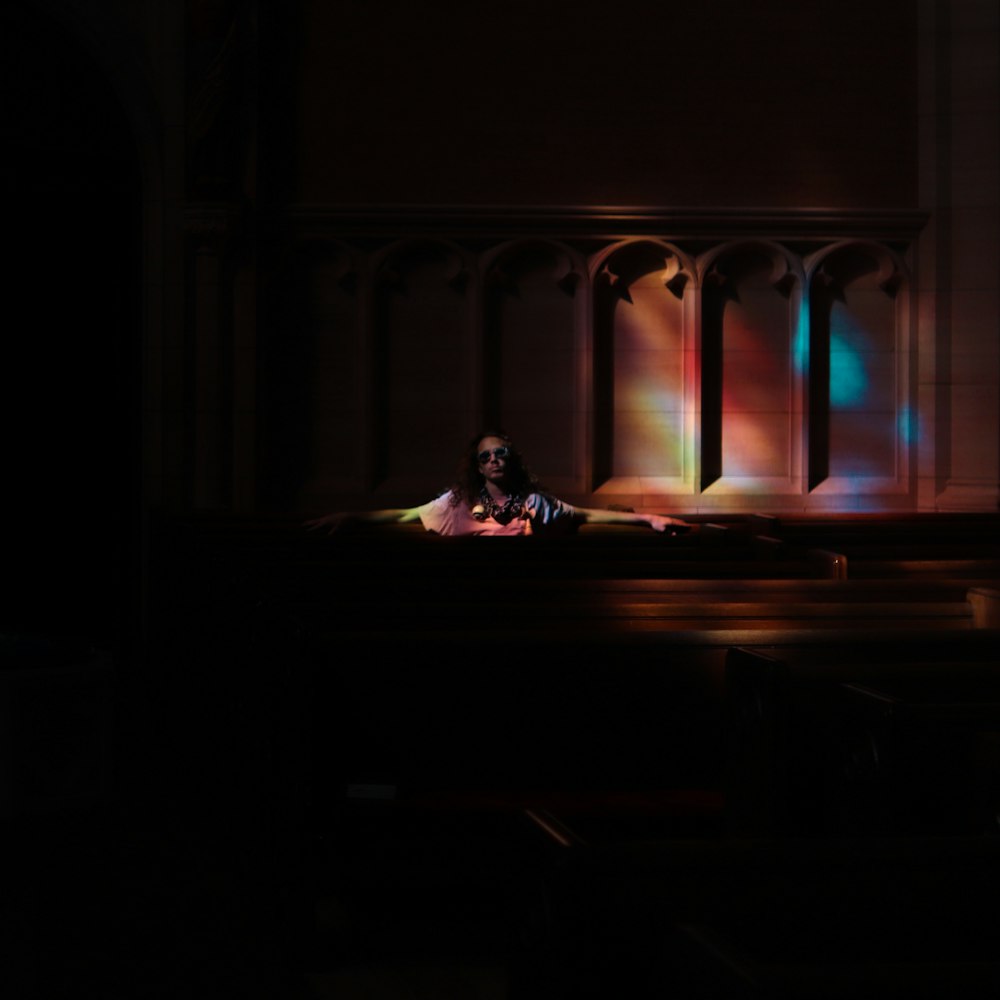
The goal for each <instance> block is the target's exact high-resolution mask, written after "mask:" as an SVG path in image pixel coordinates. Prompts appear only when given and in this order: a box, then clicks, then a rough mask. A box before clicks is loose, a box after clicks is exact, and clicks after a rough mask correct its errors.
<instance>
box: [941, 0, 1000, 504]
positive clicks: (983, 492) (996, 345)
mask: <svg viewBox="0 0 1000 1000" xmlns="http://www.w3.org/2000/svg"><path fill="white" fill-rule="evenodd" d="M933 6H934V10H933V19H934V28H935V30H936V32H937V73H936V80H935V91H934V93H935V105H936V108H937V121H936V130H937V140H936V144H935V145H936V153H935V159H936V163H935V170H936V173H937V177H936V183H935V185H934V191H933V197H934V198H935V201H934V203H933V204H931V205H930V206H928V207H930V208H931V209H932V211H933V213H934V216H935V226H936V235H935V240H936V244H937V248H938V261H937V265H938V266H937V268H936V273H937V275H938V287H937V293H938V294H937V296H936V300H937V307H936V308H937V317H936V323H937V329H938V336H937V344H936V346H937V368H938V371H937V380H938V383H939V384H944V383H946V384H947V385H948V386H949V388H950V391H949V392H948V394H947V396H946V397H944V396H942V394H941V393H938V395H937V399H938V401H939V402H943V404H944V406H945V407H946V408H947V411H948V414H947V416H948V419H947V421H946V422H945V421H942V420H940V419H939V420H938V427H939V429H940V430H944V427H945V423H946V425H947V428H948V438H947V440H945V441H940V442H939V446H943V447H944V448H945V451H946V453H947V465H946V473H947V478H946V482H945V488H944V490H943V492H941V493H940V494H939V495H938V497H937V501H936V506H937V508H938V509H939V510H969V511H976V510H983V511H986V510H997V509H998V508H1000V7H998V5H997V3H996V0H953V2H947V0H938V2H936V3H935V4H934V5H933ZM940 467H941V463H939V468H940Z"/></svg>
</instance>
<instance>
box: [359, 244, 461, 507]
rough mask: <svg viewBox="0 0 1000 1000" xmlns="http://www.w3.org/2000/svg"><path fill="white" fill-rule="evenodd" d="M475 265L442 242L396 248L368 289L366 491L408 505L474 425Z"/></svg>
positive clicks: (446, 470)
mask: <svg viewBox="0 0 1000 1000" xmlns="http://www.w3.org/2000/svg"><path fill="white" fill-rule="evenodd" d="M471 275H472V272H471V269H470V268H469V267H468V265H467V262H466V259H465V257H464V255H463V253H462V251H461V250H460V249H459V248H457V247H455V246H454V245H452V244H451V243H449V242H447V241H444V240H436V239H417V240H408V241H405V242H403V243H399V244H396V245H394V246H392V247H390V248H388V250H387V251H386V252H385V253H383V254H382V255H381V256H380V257H379V258H378V260H377V261H376V265H375V269H374V273H373V286H372V324H371V330H372V338H371V351H370V366H369V372H368V379H367V389H368V393H369V397H370V405H369V413H370V423H369V427H370V434H371V436H370V439H369V446H370V447H369V450H370V464H369V477H370V485H371V487H372V488H373V489H376V490H387V491H390V492H395V491H402V493H403V494H405V495H407V496H409V495H411V493H410V491H412V496H413V499H414V501H418V500H421V499H427V498H426V497H424V496H423V493H424V492H426V491H427V490H428V489H430V488H431V484H432V483H433V484H434V485H435V486H438V485H443V484H444V481H445V480H446V479H447V476H448V475H449V474H450V471H451V469H450V465H448V464H447V463H448V462H450V457H449V458H447V461H446V464H445V466H444V467H443V466H442V454H444V455H445V456H451V455H454V454H457V453H458V451H459V449H460V448H461V446H462V445H464V443H465V438H466V436H467V434H468V430H467V429H468V427H469V426H470V423H471V419H470V416H471V411H472V399H473V386H472V380H471V377H470V373H471V372H472V370H473V366H472V357H473V353H474V347H473V335H472V334H473V330H472V321H471V311H470V302H471V301H472V300H471V293H472V287H471Z"/></svg>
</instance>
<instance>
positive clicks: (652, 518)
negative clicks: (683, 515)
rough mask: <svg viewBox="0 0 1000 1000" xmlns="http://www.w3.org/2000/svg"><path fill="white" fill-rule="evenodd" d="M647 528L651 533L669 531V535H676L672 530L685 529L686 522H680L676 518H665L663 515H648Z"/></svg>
mask: <svg viewBox="0 0 1000 1000" xmlns="http://www.w3.org/2000/svg"><path fill="white" fill-rule="evenodd" d="M649 526H650V527H651V528H652V529H653V531H670V532H671V534H676V532H675V531H673V530H672V529H675V528H687V527H688V523H687V521H682V520H680V518H677V517H666V516H664V515H663V514H650V515H649Z"/></svg>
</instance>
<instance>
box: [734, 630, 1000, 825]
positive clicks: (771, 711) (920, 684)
mask: <svg viewBox="0 0 1000 1000" xmlns="http://www.w3.org/2000/svg"><path fill="white" fill-rule="evenodd" d="M998 650H1000V631H997V630H990V629H975V630H970V631H967V632H955V633H944V632H942V633H934V632H927V631H921V632H920V633H919V634H916V635H915V634H910V635H906V636H900V637H899V639H898V641H896V642H885V641H884V640H881V641H878V642H873V641H870V640H867V641H865V640H862V639H860V638H859V637H857V636H852V635H850V634H847V635H843V636H841V637H840V639H839V640H835V641H833V642H830V643H828V644H824V645H822V646H820V645H818V644H814V645H806V644H804V645H800V646H797V647H796V646H790V645H789V646H774V647H770V648H768V647H762V646H758V647H757V648H749V647H747V646H738V647H733V648H732V649H730V650H729V651H728V652H727V656H726V688H727V717H728V733H729V739H730V741H731V742H730V750H729V767H728V770H727V774H728V777H727V782H726V787H727V809H728V810H729V811H730V814H731V817H732V826H733V829H734V830H737V831H742V832H744V833H749V832H756V833H760V834H768V835H776V834H783V835H803V834H812V835H815V834H817V833H824V832H829V830H831V829H840V828H847V827H850V826H851V825H852V824H856V823H864V822H867V821H866V820H865V819H864V816H863V813H864V812H865V810H867V811H868V812H869V813H870V814H871V822H872V823H875V822H876V820H877V817H878V816H879V815H882V816H883V819H885V818H886V817H885V814H884V813H883V812H872V810H871V808H870V807H871V804H872V802H873V801H874V799H873V795H874V793H873V789H874V788H876V787H879V788H882V789H884V788H885V787H886V783H887V782H888V781H889V780H890V774H891V771H890V770H889V769H890V768H891V767H892V766H893V764H892V761H891V760H890V759H889V757H888V756H887V754H886V752H885V749H884V748H885V747H886V746H888V744H889V742H890V739H889V735H888V734H889V733H890V732H892V734H893V736H892V739H893V740H895V741H896V743H897V745H898V742H899V733H900V732H901V730H900V729H899V727H898V726H894V725H893V724H895V723H898V722H899V721H900V719H901V718H902V713H901V709H900V703H901V701H902V699H903V697H904V696H903V692H906V691H910V692H911V694H910V697H911V698H917V697H918V695H917V692H920V694H919V698H920V699H921V700H922V703H923V713H922V717H923V718H924V720H925V721H927V720H928V719H929V718H931V717H932V715H933V712H934V709H932V707H931V706H932V705H937V706H939V707H940V706H944V705H952V708H953V709H954V704H955V703H959V702H971V701H972V700H973V695H972V692H975V691H977V690H981V694H982V697H984V698H985V700H986V701H987V702H991V701H992V700H993V699H992V696H991V694H990V692H993V691H995V690H997V689H998V688H1000V659H998V657H997V652H998ZM893 691H896V692H898V694H897V695H896V696H895V697H894V696H893V695H891V694H890V693H889V692H893ZM894 703H895V707H891V706H893V704H894ZM985 711H986V714H987V715H988V716H989V717H990V718H993V717H994V716H995V715H996V710H995V708H993V709H986V710H985ZM982 714H983V713H981V712H978V710H977V711H972V710H971V709H970V710H967V711H965V715H966V717H967V718H968V719H970V720H971V719H972V718H974V717H975V718H981V717H982ZM918 715H920V713H918V712H916V711H915V710H914V711H911V712H910V713H909V718H910V719H911V720H913V719H915V718H916V717H918ZM947 715H948V713H947V711H945V710H944V709H941V710H940V712H939V718H941V719H944V718H946V717H947ZM954 716H955V711H952V717H953V718H954ZM879 718H881V729H882V731H881V732H877V731H876V730H877V729H878V728H879V726H878V725H876V720H878V719H879ZM890 722H891V723H892V724H890ZM911 731H912V727H911ZM923 733H924V735H925V736H926V737H927V740H928V741H930V742H931V744H932V746H930V747H929V749H928V751H927V752H928V753H929V754H930V755H931V756H930V757H924V758H923V759H924V760H925V761H928V760H930V759H933V755H934V754H935V753H936V754H938V755H939V757H940V758H941V760H942V762H943V760H944V757H945V756H946V755H947V756H949V757H950V759H951V760H952V764H951V765H950V767H951V775H952V779H953V781H954V782H955V783H956V784H958V783H962V784H964V776H962V775H960V774H959V772H958V771H957V770H956V768H959V767H961V766H964V765H960V764H959V763H958V757H957V756H956V754H957V750H956V747H957V743H956V741H955V740H954V739H951V740H950V742H949V739H948V738H946V731H945V729H944V728H941V727H939V728H938V729H937V730H935V731H934V732H933V739H932V731H931V728H929V727H925V730H924V731H923ZM953 735H954V732H953V733H952V736H953ZM911 750H912V747H911V748H910V749H908V750H907V751H906V752H910V751H911ZM963 752H964V751H963ZM902 753H903V751H900V752H899V753H898V754H897V756H896V760H897V761H898V760H900V759H901V754H902ZM914 759H916V758H915V757H914ZM965 759H966V765H968V766H969V767H972V766H974V765H973V764H972V762H971V757H970V756H969V754H968V753H966V757H965ZM908 766H909V765H908ZM911 771H912V768H911ZM914 776H915V775H914ZM927 777H928V786H927V789H928V795H929V796H930V798H931V800H932V802H931V804H930V805H931V808H930V809H928V810H926V811H925V814H924V816H925V818H924V820H923V822H924V825H927V824H928V823H930V822H931V821H932V820H933V821H935V822H938V823H939V824H941V825H949V824H950V825H952V826H955V827H957V828H966V829H967V828H968V825H969V823H978V824H979V826H980V827H981V828H982V827H983V826H984V824H985V826H989V824H990V823H995V818H993V817H991V816H990V815H989V813H988V812H986V813H983V812H982V811H981V810H980V811H979V813H977V814H976V815H977V816H978V818H974V816H973V813H975V812H976V809H978V806H975V807H974V806H973V805H972V804H971V803H966V804H967V805H968V807H969V808H968V809H965V808H964V807H963V808H962V809H959V808H957V807H956V800H955V798H954V797H953V796H946V797H947V798H948V802H950V803H951V808H946V804H945V801H944V799H943V798H941V799H940V802H938V801H937V798H940V792H941V788H942V785H941V781H940V780H937V779H936V780H935V781H933V782H932V781H931V780H930V779H931V777H932V775H930V774H928V776H927ZM907 780H910V779H907ZM970 780H971V779H970ZM932 789H936V791H935V790H932ZM911 791H912V790H911ZM911 791H907V792H906V793H905V794H911ZM901 794H902V793H901ZM963 794H964V793H963ZM935 797H937V798H935ZM997 804H998V805H1000V803H997ZM911 819H913V817H912V816H911ZM906 821H907V818H906V816H904V815H903V814H902V813H900V814H899V815H894V816H893V817H892V818H891V823H899V824H905V822H906ZM914 822H915V819H914Z"/></svg>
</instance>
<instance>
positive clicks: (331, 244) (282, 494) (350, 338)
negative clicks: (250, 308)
mask: <svg viewBox="0 0 1000 1000" xmlns="http://www.w3.org/2000/svg"><path fill="white" fill-rule="evenodd" d="M361 267H362V265H360V264H359V262H358V260H357V257H356V254H355V252H354V251H353V250H352V249H351V248H350V247H348V246H346V245H344V244H341V243H339V242H336V241H332V240H321V239H316V240H303V241H301V242H299V243H298V244H297V245H296V246H294V247H292V248H290V249H289V250H288V252H287V253H286V254H285V255H284V257H283V260H282V266H281V268H280V271H279V274H278V277H277V278H276V280H275V284H276V286H277V289H276V291H275V293H274V294H273V295H272V296H271V297H270V298H269V300H268V303H269V305H268V309H269V312H268V316H267V319H268V322H267V323H265V324H264V325H263V327H262V333H261V337H260V341H259V345H258V355H259V367H258V371H259V389H260V422H261V429H260V441H261V465H262V469H261V476H262V487H263V489H264V493H265V498H266V500H267V501H268V502H270V503H277V504H279V505H287V504H300V505H301V506H304V507H316V506H319V507H321V506H322V505H323V504H324V503H325V502H327V498H328V497H329V494H330V493H331V492H333V491H335V490H350V489H357V488H358V487H359V485H360V483H361V482H362V481H363V475H364V450H363V435H361V434H359V432H358V428H359V427H360V426H363V415H364V394H363V392H362V379H363V372H364V358H363V350H362V345H363V338H362V330H361V313H362V306H361V298H362V296H361V294H360V286H361V284H362V276H361Z"/></svg>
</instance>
